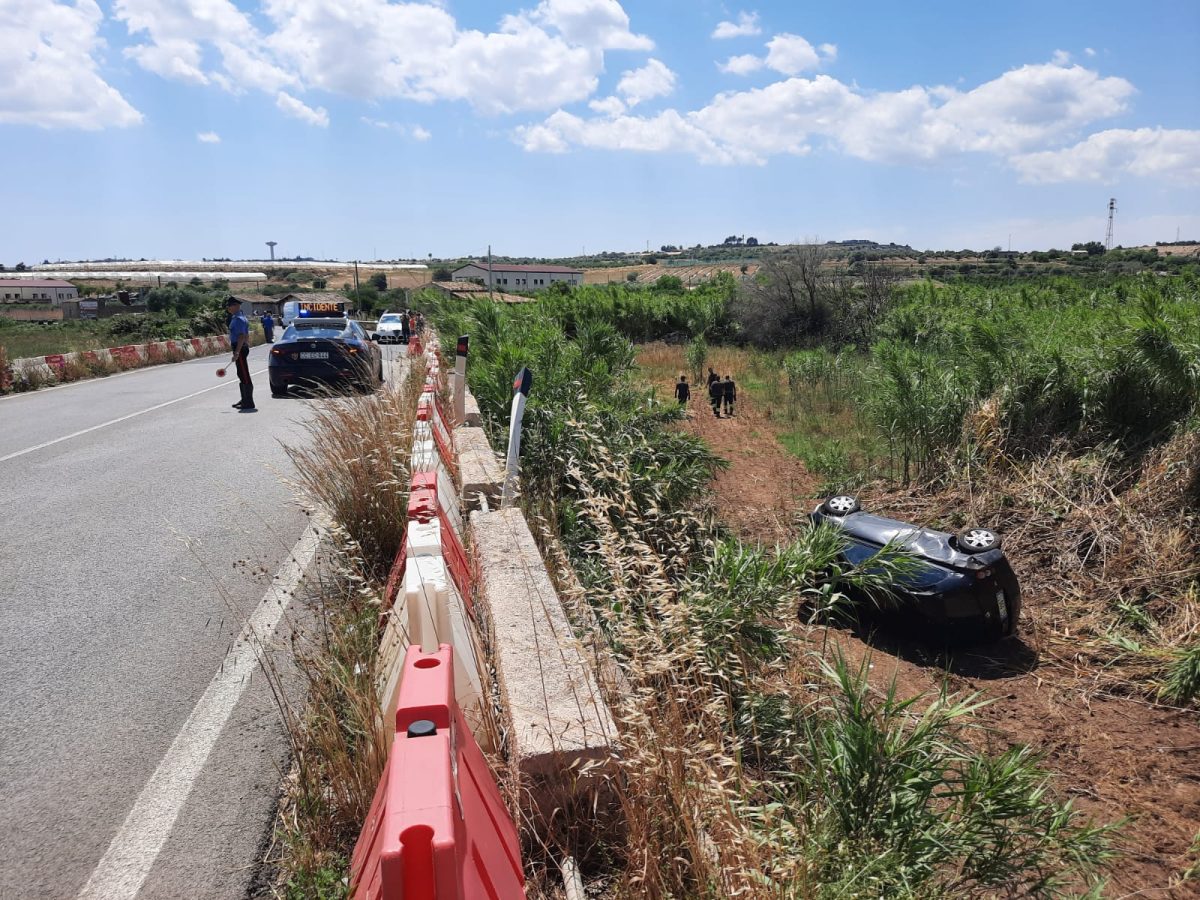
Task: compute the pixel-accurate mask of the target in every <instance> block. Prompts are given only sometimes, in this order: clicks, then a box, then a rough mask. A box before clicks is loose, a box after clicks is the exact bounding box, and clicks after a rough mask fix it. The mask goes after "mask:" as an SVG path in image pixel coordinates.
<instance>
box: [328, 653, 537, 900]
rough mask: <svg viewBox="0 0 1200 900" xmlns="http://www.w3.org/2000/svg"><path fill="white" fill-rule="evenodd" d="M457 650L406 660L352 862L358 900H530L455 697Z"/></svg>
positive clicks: (504, 814) (515, 847)
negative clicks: (391, 729)
mask: <svg viewBox="0 0 1200 900" xmlns="http://www.w3.org/2000/svg"><path fill="white" fill-rule="evenodd" d="M456 658H457V657H456V656H455V653H454V651H453V649H452V648H451V647H450V646H449V645H448V644H443V645H442V646H440V647H439V648H438V649H437V651H436V652H434V653H425V652H424V651H422V650H421V648H419V647H417V646H412V647H410V648H409V649H408V653H407V655H406V656H405V660H404V667H403V674H402V677H401V681H400V692H399V700H398V703H397V706H396V718H395V739H394V741H393V743H392V747H391V750H390V752H389V754H388V760H387V765H386V767H385V769H384V773H383V777H382V778H381V779H380V782H379V787H378V788H377V789H376V791H375V798H374V800H373V801H372V803H371V809H370V812H369V813H368V814H367V821H366V822H365V823H364V825H363V829H362V832H361V833H360V834H359V838H358V843H357V845H356V846H355V848H354V854H353V856H352V858H351V862H350V896H351V897H353V898H355V900H485V898H486V900H509V898H514V900H516V898H523V897H524V896H525V886H524V883H525V879H524V874H523V871H522V865H521V856H520V844H519V842H518V838H517V829H516V826H515V825H514V823H513V820H512V817H511V816H510V814H509V812H508V809H507V808H506V807H505V806H504V802H503V800H502V799H501V797H500V791H499V789H498V788H497V786H496V781H495V779H494V777H493V776H492V773H491V770H490V768H489V767H488V764H487V760H486V759H485V758H484V756H483V753H482V752H481V751H480V749H479V746H478V744H476V742H475V739H474V738H473V737H472V735H471V732H470V729H468V728H467V727H466V724H465V722H464V719H463V714H462V711H461V709H460V708H459V706H458V704H457V703H456V702H455V699H454V680H455V679H454V664H455V660H456Z"/></svg>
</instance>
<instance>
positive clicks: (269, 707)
mask: <svg viewBox="0 0 1200 900" xmlns="http://www.w3.org/2000/svg"><path fill="white" fill-rule="evenodd" d="M389 355H395V354H394V352H393V353H390V354H389ZM226 361H227V358H226V357H224V356H217V357H210V358H205V359H199V360H193V361H190V362H186V363H179V364H175V365H167V366H158V367H154V368H150V369H142V370H139V371H135V372H130V373H127V374H123V375H118V376H113V377H110V378H102V379H96V380H93V381H88V382H82V383H77V384H73V385H67V386H64V387H61V388H52V389H48V390H43V391H38V392H34V393H30V394H21V395H15V396H10V397H6V398H2V399H0V529H2V530H0V534H2V538H0V835H3V839H2V840H0V898H4V900H8V898H23V900H25V898H72V897H77V896H79V894H80V891H81V890H82V889H83V888H84V886H85V885H86V884H88V882H89V879H91V878H93V873H94V872H96V871H97V866H98V864H99V863H100V862H101V860H102V859H104V860H108V859H109V856H111V852H112V851H111V850H110V844H114V843H119V841H118V842H114V837H116V836H118V834H122V835H124V834H125V832H126V831H127V830H128V828H129V822H127V817H128V818H130V819H134V818H139V817H141V818H142V819H143V820H144V821H145V822H149V823H150V824H149V825H146V826H145V828H144V829H143V831H144V832H146V831H147V829H148V832H147V833H148V834H149V835H150V837H151V838H153V839H152V840H147V833H143V834H142V836H141V839H140V842H139V841H138V840H133V841H125V844H123V845H122V846H123V848H124V850H126V851H128V853H132V854H135V855H136V854H142V856H143V857H144V858H145V865H146V866H147V867H148V868H147V871H146V872H145V873H144V876H143V877H141V878H139V879H137V880H136V881H135V884H140V885H141V888H140V893H137V896H139V897H143V898H145V897H181V896H187V897H189V898H208V897H212V898H218V897H219V898H232V897H240V896H242V895H244V893H245V891H246V888H247V884H248V882H249V881H250V879H251V877H252V876H253V874H254V871H255V862H256V859H257V856H258V851H259V848H260V844H261V843H262V841H263V839H264V835H266V834H268V832H269V828H270V825H271V822H272V820H273V816H274V812H275V805H276V800H277V795H278V788H279V774H280V771H281V768H282V767H283V766H284V765H285V764H286V759H287V751H286V740H285V735H284V733H283V730H282V727H281V725H280V719H279V716H278V713H277V711H276V708H275V705H274V701H273V700H272V696H271V693H270V691H269V689H268V685H267V684H266V680H265V679H264V677H263V675H262V673H261V671H255V672H253V673H250V674H248V675H241V674H237V675H236V676H231V675H230V672H229V671H228V670H230V668H231V664H230V661H229V660H230V659H231V658H232V657H230V658H227V653H228V652H230V650H231V646H232V645H233V644H234V643H235V638H236V637H237V636H238V634H239V632H240V630H241V629H242V627H243V625H244V623H245V622H246V620H247V617H248V616H249V615H250V614H251V613H252V611H254V610H256V608H261V607H265V606H266V605H268V604H267V603H265V602H262V603H261V604H260V601H264V598H265V595H266V594H268V593H269V591H270V589H271V582H272V576H274V575H275V574H276V572H277V571H279V570H280V568H281V566H284V565H285V564H286V563H287V561H288V557H289V554H290V552H291V551H292V548H293V546H294V545H295V544H296V542H297V539H298V538H300V537H301V535H302V533H304V532H305V529H306V525H307V519H306V517H305V516H304V514H303V513H302V512H301V510H300V509H299V508H298V507H297V506H296V505H295V503H294V502H293V498H292V494H291V491H290V489H289V488H288V487H287V486H286V485H285V484H284V483H283V480H282V476H283V475H284V473H286V472H287V471H288V469H289V467H290V463H289V461H288V459H287V457H286V454H285V452H284V450H283V446H282V445H284V444H297V443H300V442H303V441H304V440H305V431H304V427H303V423H304V421H305V420H306V419H307V418H308V416H309V415H310V410H311V404H312V403H314V402H317V401H312V400H299V399H287V400H273V399H272V398H271V397H270V392H269V391H268V390H267V383H266V374H265V372H263V373H261V374H256V375H255V378H254V380H255V383H256V397H255V399H256V401H257V403H258V407H259V411H258V412H257V413H239V412H237V411H235V410H233V409H231V408H230V404H231V403H233V402H235V401H236V400H237V399H238V389H237V382H236V378H235V377H233V375H232V372H231V374H230V377H228V378H226V379H224V380H223V381H218V379H217V378H216V377H215V376H214V372H215V370H216V369H217V368H218V366H220V365H222V364H223V363H225V362H226ZM250 363H251V371H252V372H258V370H260V369H265V366H266V348H264V347H259V348H256V349H255V350H253V351H252V353H251V356H250ZM281 628H282V629H286V617H285V620H284V621H283V623H282V625H281ZM283 633H284V632H283V631H281V632H277V633H276V639H278V638H279V637H280V636H281V635H282V634H283ZM223 666H224V667H225V670H226V671H225V672H224V677H225V680H226V682H229V680H230V678H231V677H232V678H233V679H234V681H235V682H236V683H235V684H234V685H233V688H232V689H231V688H230V685H229V684H228V683H227V684H225V685H224V686H223V687H221V690H219V691H218V694H220V695H221V696H222V697H225V698H229V697H233V698H235V699H233V700H231V701H230V704H229V705H230V709H231V712H230V713H229V714H228V716H227V718H219V719H216V720H212V719H211V717H210V718H209V719H206V720H205V722H207V723H208V725H207V726H205V727H208V726H211V725H212V721H216V726H215V727H211V728H209V730H210V731H212V736H213V742H212V746H211V752H208V751H207V750H206V751H205V753H206V755H204V754H201V755H197V752H196V751H195V750H194V745H195V741H194V740H192V737H194V735H193V736H192V737H189V736H188V735H189V734H192V732H194V731H195V729H196V722H195V720H196V716H195V712H197V711H199V710H200V709H201V706H203V703H201V701H202V698H204V702H208V700H211V696H210V695H211V694H212V692H213V686H214V685H217V680H218V679H219V678H220V677H222V676H220V675H219V671H220V670H222V667H223ZM243 682H244V684H243ZM222 691H223V693H222ZM198 703H200V706H198ZM205 709H207V707H205ZM185 725H187V726H188V727H187V728H185V727H184V726H185ZM189 729H192V731H191V732H190V731H189ZM181 741H182V742H183V749H182V751H180V742H181ZM189 742H190V743H189ZM168 751H170V752H168ZM180 752H182V758H184V759H190V760H191V761H193V762H196V766H197V770H196V772H194V773H193V775H194V777H189V778H186V779H183V778H182V776H178V772H179V771H180V770H179V768H178V766H177V765H176V763H177V762H178V759H179V758H180ZM189 754H190V756H189ZM172 760H175V762H171V761H172ZM201 763H202V765H201ZM172 766H174V767H175V768H172ZM164 768H165V769H167V770H168V771H167V775H166V776H165V777H166V779H167V781H166V782H165V783H166V784H167V785H168V788H169V790H167V789H164V790H167V793H170V792H174V793H175V794H177V795H178V796H179V797H180V798H181V799H180V802H181V803H182V807H181V809H180V811H179V812H178V814H177V815H164V814H163V810H162V808H161V807H162V804H161V802H159V800H156V799H155V798H156V797H157V796H158V795H157V794H155V790H152V788H153V785H151V784H150V783H151V779H152V778H154V779H156V783H158V782H161V781H162V779H163V777H164V776H163V770H164ZM185 768H186V767H185ZM173 773H174V774H173ZM177 776H178V777H177ZM172 779H173V780H172ZM160 786H161V785H160ZM147 796H150V800H149V801H147V800H146V797H147ZM147 802H148V803H149V807H150V808H153V809H156V810H157V812H156V815H157V818H156V817H155V816H151V817H150V818H148V819H146V818H145V815H144V814H145V808H146V804H147ZM135 803H136V804H137V807H136V809H135ZM156 804H158V805H157V806H156ZM135 824H136V823H135ZM135 831H136V829H135ZM106 851H109V856H106ZM123 858H124V857H123ZM139 864H140V863H139ZM102 868H103V867H102ZM101 883H103V882H101ZM91 890H92V893H93V894H95V895H97V896H104V895H105V894H106V893H107V892H108V890H109V889H107V888H106V889H104V890H100V891H97V889H96V888H95V886H94V885H93V887H92V888H91ZM113 890H115V889H113ZM130 896H132V894H130Z"/></svg>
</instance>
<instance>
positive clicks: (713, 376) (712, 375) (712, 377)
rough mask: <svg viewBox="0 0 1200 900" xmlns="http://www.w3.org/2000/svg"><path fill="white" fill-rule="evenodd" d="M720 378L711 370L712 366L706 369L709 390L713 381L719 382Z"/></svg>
mask: <svg viewBox="0 0 1200 900" xmlns="http://www.w3.org/2000/svg"><path fill="white" fill-rule="evenodd" d="M720 380H721V376H720V375H718V374H717V373H716V372H714V371H713V370H712V366H709V367H708V386H709V387H710V388H711V387H712V386H713V382H714V381H720Z"/></svg>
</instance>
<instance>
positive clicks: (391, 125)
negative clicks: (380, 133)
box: [362, 116, 433, 141]
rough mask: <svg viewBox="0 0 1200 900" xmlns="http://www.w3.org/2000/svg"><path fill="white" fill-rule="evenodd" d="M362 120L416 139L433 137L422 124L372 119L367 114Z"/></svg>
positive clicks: (423, 139)
mask: <svg viewBox="0 0 1200 900" xmlns="http://www.w3.org/2000/svg"><path fill="white" fill-rule="evenodd" d="M362 121H363V122H365V123H366V124H367V125H372V126H374V127H375V128H382V129H384V130H385V131H394V132H396V134H401V135H404V137H406V138H411V139H412V140H414V141H427V140H429V139H430V138H432V137H433V133H432V132H430V131H429V130H428V129H426V128H422V127H421V126H420V125H405V124H404V123H402V122H385V121H381V120H379V119H371V118H368V117H367V116H363V117H362Z"/></svg>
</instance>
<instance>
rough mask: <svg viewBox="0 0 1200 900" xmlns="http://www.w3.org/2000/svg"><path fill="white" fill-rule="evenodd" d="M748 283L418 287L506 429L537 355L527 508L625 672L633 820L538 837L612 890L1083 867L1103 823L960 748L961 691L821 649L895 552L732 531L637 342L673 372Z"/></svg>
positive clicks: (764, 891)
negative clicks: (518, 381)
mask: <svg viewBox="0 0 1200 900" xmlns="http://www.w3.org/2000/svg"><path fill="white" fill-rule="evenodd" d="M738 291H739V288H738V285H737V283H736V282H735V281H734V279H732V278H728V279H725V278H722V279H717V280H714V282H713V283H711V284H709V285H707V286H704V287H701V288H699V289H697V290H694V291H690V292H684V291H682V290H680V289H678V288H676V287H675V286H674V285H670V284H667V285H660V286H656V287H654V288H633V287H627V286H623V285H614V286H608V287H603V288H601V287H595V288H590V287H585V288H578V289H575V290H573V291H571V292H569V294H563V295H559V296H553V295H552V296H548V297H545V298H544V299H542V300H541V301H539V302H537V303H533V304H526V305H521V306H516V307H507V306H500V305H492V304H488V303H486V302H482V303H476V304H471V305H464V304H461V303H451V302H443V301H438V300H435V299H434V298H432V297H427V298H423V300H424V302H425V304H426V305H425V307H424V308H425V309H426V310H427V311H428V312H431V313H432V314H433V316H434V319H435V321H436V323H437V325H438V328H439V332H440V334H441V337H442V339H443V341H445V342H446V346H445V349H446V350H447V351H448V352H452V348H453V341H454V338H455V336H456V335H458V334H469V335H470V336H471V361H470V365H469V370H468V371H469V378H470V382H471V388H472V390H473V392H474V393H475V396H476V397H477V399H478V400H479V403H480V408H481V411H482V413H483V416H484V421H485V426H486V427H487V428H488V430H489V432H490V434H491V437H492V439H493V442H494V443H495V444H496V445H497V446H502V445H503V443H504V438H505V436H506V435H505V432H506V426H507V420H508V404H509V401H510V398H511V382H512V378H513V375H514V373H515V372H516V371H517V370H518V369H519V368H520V367H521V366H529V367H530V368H531V369H532V370H533V372H534V389H533V393H532V395H531V397H530V401H529V405H528V407H527V410H526V414H525V423H526V424H525V433H524V438H523V446H522V473H523V475H522V478H523V496H522V502H523V504H524V505H525V508H526V510H527V513H528V514H529V515H530V517H531V522H532V523H534V525H535V531H536V532H537V533H538V536H539V540H540V541H541V543H542V548H543V552H544V554H545V555H546V557H547V560H548V561H549V563H550V569H551V571H552V572H556V573H557V577H558V578H559V587H560V590H561V591H562V593H563V595H564V598H565V599H566V600H567V602H568V606H572V607H574V608H576V609H577V610H578V609H580V608H586V609H587V610H589V611H590V613H589V616H594V617H595V620H597V621H598V622H599V623H600V627H601V630H602V633H603V638H604V641H605V643H606V645H607V648H608V656H609V658H610V659H611V661H612V662H613V663H614V664H615V665H616V666H617V667H618V668H619V670H620V677H619V678H616V679H608V681H610V682H613V683H609V684H607V685H606V689H607V690H608V693H609V697H608V699H609V702H610V705H611V706H612V709H613V711H614V714H615V715H616V717H617V719H618V722H619V725H620V730H621V740H622V746H621V753H622V756H621V759H620V761H619V765H620V768H621V775H620V788H619V793H620V796H621V809H620V813H621V819H622V822H623V826H624V827H623V829H618V830H608V831H606V832H605V833H604V834H599V835H597V834H596V833H595V831H594V830H593V829H589V828H588V827H587V825H588V823H587V822H584V821H579V822H573V823H567V824H566V826H565V827H564V828H563V830H562V833H561V836H560V839H561V841H562V842H563V844H564V846H561V847H552V848H550V849H551V850H553V851H554V852H556V853H557V852H560V851H561V852H565V853H568V854H570V855H572V856H574V857H575V858H577V859H579V860H581V861H583V862H584V863H585V865H586V866H588V867H589V868H590V872H589V874H590V875H591V876H592V877H593V878H595V879H597V880H598V881H603V882H604V883H606V884H607V886H608V890H609V892H610V894H611V895H613V896H621V897H624V896H629V897H634V896H638V897H641V896H679V897H683V896H687V897H694V896H732V895H739V896H761V897H780V896H785V897H834V896H841V897H876V896H897V897H933V896H951V895H952V896H987V895H991V894H994V893H996V892H998V891H1004V892H1010V893H1015V894H1017V895H1022V894H1024V895H1046V894H1050V893H1053V892H1055V891H1058V890H1063V889H1067V888H1071V889H1086V887H1087V886H1088V885H1090V884H1098V883H1099V881H1098V879H1101V878H1102V877H1103V876H1102V873H1103V869H1104V867H1105V866H1106V864H1107V863H1108V861H1109V860H1110V856H1111V852H1112V851H1111V848H1110V838H1111V836H1110V834H1109V830H1108V828H1106V827H1102V826H1096V825H1093V824H1092V823H1090V822H1088V821H1086V820H1085V819H1084V818H1083V817H1082V816H1081V815H1080V814H1078V813H1077V812H1076V811H1075V810H1074V808H1073V806H1072V804H1071V803H1070V802H1064V801H1063V800H1062V799H1061V798H1060V797H1059V796H1058V794H1057V793H1056V791H1055V790H1054V789H1053V780H1052V778H1051V776H1049V775H1048V774H1046V773H1045V772H1044V771H1043V770H1042V769H1041V768H1040V765H1039V761H1038V759H1037V757H1036V756H1035V755H1034V754H1032V753H1031V752H1029V751H1028V750H1025V749H1023V748H1014V749H1011V750H1008V751H1003V752H1000V753H985V752H982V751H980V750H979V749H978V748H977V746H976V744H975V742H973V741H971V740H968V732H969V730H970V728H971V723H972V718H973V713H974V712H975V711H976V706H977V701H976V699H975V698H972V697H970V696H963V697H954V696H950V695H943V696H926V697H920V698H908V697H901V696H899V694H898V693H897V690H896V688H895V686H894V685H891V686H889V685H883V686H880V685H876V684H872V683H871V682H870V681H869V680H868V678H867V671H868V670H867V668H866V664H864V665H862V666H860V665H857V664H852V663H850V662H849V661H847V660H846V659H845V658H843V657H842V656H841V654H840V652H839V651H838V650H837V643H836V641H828V642H825V641H822V639H821V635H822V634H823V633H824V631H823V628H824V627H826V626H827V625H828V624H829V623H830V622H833V621H838V620H840V619H841V618H843V617H845V616H847V615H849V610H848V609H847V607H846V604H845V601H844V599H843V597H842V595H841V594H840V593H839V586H841V585H845V584H846V583H847V582H850V583H854V584H856V585H857V586H859V587H860V588H862V589H863V590H867V591H885V590H886V588H887V586H888V584H889V583H890V581H891V578H892V577H893V575H894V571H895V567H896V566H901V565H902V564H903V563H902V562H888V563H885V564H882V565H879V566H877V567H873V568H872V570H871V571H859V570H852V569H849V570H848V569H846V568H845V567H844V566H843V565H842V564H840V563H839V557H838V550H839V547H840V543H839V541H840V539H839V537H838V536H837V535H836V534H834V533H832V532H830V531H826V530H822V529H815V530H814V529H804V530H801V531H798V532H797V534H796V536H795V539H794V540H793V541H792V542H791V543H789V544H787V545H785V546H780V547H774V548H767V547H762V546H757V545H751V544H744V543H742V542H740V541H738V540H737V539H736V538H735V537H734V536H733V535H731V534H729V533H728V532H727V531H726V530H725V529H724V528H723V527H722V525H721V523H720V520H719V516H718V513H719V511H718V510H716V509H715V508H714V506H713V498H712V495H711V492H710V489H709V483H710V481H711V478H712V476H713V475H714V473H715V472H717V471H718V470H719V469H720V467H721V465H722V462H721V461H720V460H718V459H717V458H715V457H714V456H713V455H712V453H711V451H709V450H708V449H707V448H706V447H705V446H704V445H703V444H702V443H700V442H699V441H697V440H696V439H695V438H693V437H692V436H691V435H689V434H686V433H685V432H683V431H682V430H681V429H679V428H678V427H677V423H678V420H679V419H680V417H681V416H682V414H683V413H682V411H681V410H680V409H679V408H678V407H676V406H675V405H674V404H673V403H671V404H666V403H663V402H662V401H661V400H659V399H657V398H656V397H655V396H654V395H653V394H652V393H651V392H650V391H649V390H648V389H647V387H646V386H645V383H644V380H643V379H642V376H641V374H640V373H639V372H638V371H637V370H636V368H635V359H636V356H635V351H634V347H633V345H632V343H631V338H635V339H637V340H652V339H661V338H671V339H672V340H674V341H677V343H674V344H672V348H673V350H674V352H677V353H679V365H681V366H682V365H684V363H685V362H686V363H687V365H689V366H690V367H692V368H694V369H702V368H703V366H704V364H705V362H706V361H707V359H708V355H709V353H710V349H709V348H710V342H713V343H716V342H720V341H733V340H737V339H738V337H739V324H738V322H737V320H736V318H735V317H734V316H733V315H731V312H732V311H733V310H734V309H736V306H737V301H738ZM711 352H713V353H717V352H723V351H720V350H712V351H711ZM685 353H686V360H685V358H684V354H685ZM679 371H686V370H685V369H680V370H679ZM672 380H673V379H672ZM589 616H585V617H582V618H581V620H580V621H579V622H577V624H578V625H581V626H582V627H586V621H587V619H588V617H589ZM813 627H815V629H816V630H815V631H814V630H813ZM584 818H586V816H585V817H584ZM571 826H574V827H571ZM539 838H540V839H541V840H546V836H545V835H541V836H539ZM528 846H536V842H535V841H533V840H531V841H530V842H529V844H528Z"/></svg>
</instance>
